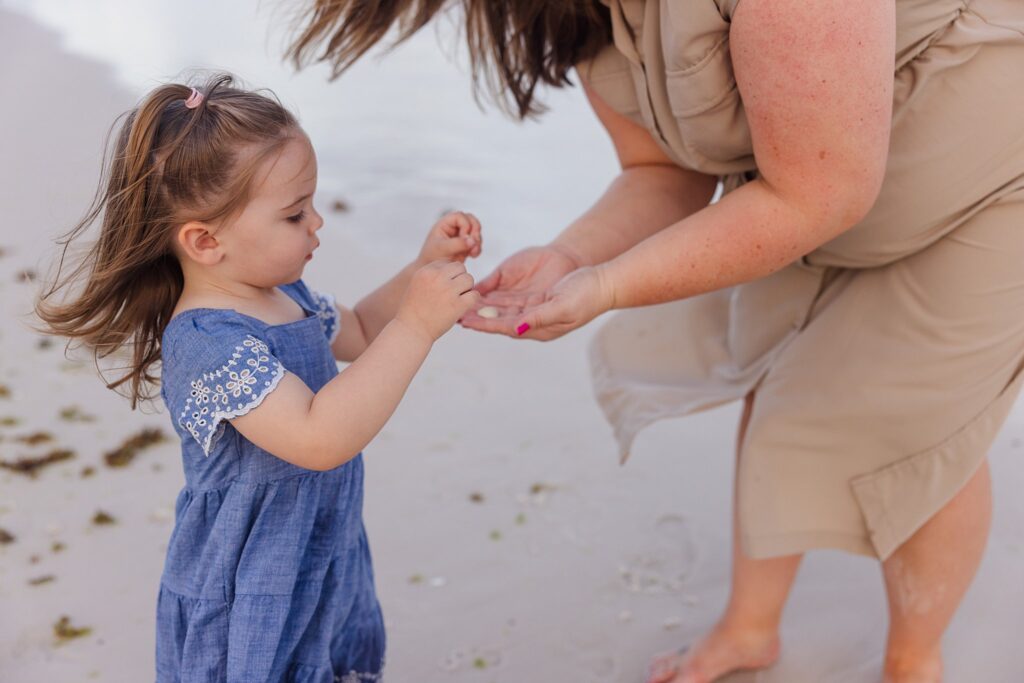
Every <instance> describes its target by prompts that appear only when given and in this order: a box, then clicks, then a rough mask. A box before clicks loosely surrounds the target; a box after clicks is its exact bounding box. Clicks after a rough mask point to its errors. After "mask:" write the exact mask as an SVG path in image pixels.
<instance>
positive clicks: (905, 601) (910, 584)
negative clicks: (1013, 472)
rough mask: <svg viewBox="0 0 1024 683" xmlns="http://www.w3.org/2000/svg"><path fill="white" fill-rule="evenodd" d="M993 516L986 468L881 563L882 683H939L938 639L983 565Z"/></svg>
mask: <svg viewBox="0 0 1024 683" xmlns="http://www.w3.org/2000/svg"><path fill="white" fill-rule="evenodd" d="M991 516H992V488H991V480H990V478H989V469H988V462H987V461H986V462H984V463H983V464H982V465H981V467H979V468H978V471H977V473H975V474H974V476H973V477H972V478H971V479H970V481H968V483H967V484H966V485H965V486H964V487H963V488H962V489H961V490H960V491H959V493H957V494H956V496H955V497H954V498H953V499H952V500H951V501H950V502H949V503H947V504H946V506H945V507H943V508H942V509H941V510H939V512H937V513H936V514H935V516H933V517H932V518H931V519H930V520H928V522H927V523H925V525H924V526H923V527H921V528H920V529H918V531H917V532H916V533H915V534H914V535H913V536H911V537H910V539H909V540H908V541H907V542H906V543H904V544H903V545H902V546H900V547H899V549H897V550H896V552H894V553H893V554H892V556H890V557H889V559H887V560H886V561H885V562H883V563H882V572H883V574H884V576H885V587H886V593H887V594H888V596H889V620H890V624H889V640H888V643H887V646H886V647H887V650H886V659H885V682H886V683H938V681H940V680H941V679H942V649H941V646H942V643H941V641H942V634H943V633H944V632H945V630H946V627H947V626H948V625H949V621H950V619H952V617H953V613H954V612H956V609H957V607H958V606H959V605H960V601H961V599H962V598H963V597H964V593H965V592H966V591H967V587H968V586H969V585H970V584H971V581H972V580H973V579H974V574H975V572H976V571H977V569H978V565H979V564H980V563H981V556H982V553H983V552H984V550H985V542H986V541H987V540H988V532H989V522H990V521H991Z"/></svg>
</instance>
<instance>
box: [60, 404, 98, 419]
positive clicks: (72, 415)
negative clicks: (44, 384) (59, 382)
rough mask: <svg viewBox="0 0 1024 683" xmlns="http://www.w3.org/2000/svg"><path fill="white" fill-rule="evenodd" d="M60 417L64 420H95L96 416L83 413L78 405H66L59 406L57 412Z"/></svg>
mask: <svg viewBox="0 0 1024 683" xmlns="http://www.w3.org/2000/svg"><path fill="white" fill-rule="evenodd" d="M58 415H59V417H60V419H62V420H64V421H65V422H95V421H96V416H95V415H89V414H88V413H83V412H82V409H81V408H79V407H78V406H68V407H66V408H61V409H60V413H59V414H58Z"/></svg>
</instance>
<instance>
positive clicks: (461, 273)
mask: <svg viewBox="0 0 1024 683" xmlns="http://www.w3.org/2000/svg"><path fill="white" fill-rule="evenodd" d="M479 299H480V295H479V293H477V292H476V291H474V290H473V278H472V276H470V274H469V273H467V272H466V268H465V266H463V265H462V264H461V263H451V262H448V263H446V262H436V263H432V264H430V265H428V266H426V267H424V268H421V269H420V270H418V271H417V272H416V273H415V274H414V275H412V276H410V282H409V287H408V291H407V292H406V295H405V296H404V298H403V299H402V300H401V302H400V303H399V304H398V305H396V308H397V313H396V315H395V317H394V319H392V320H391V321H390V322H389V323H388V324H387V325H385V326H384V329H382V330H380V331H379V333H378V334H376V335H375V336H374V340H373V341H372V343H370V344H369V346H368V347H367V348H366V350H365V352H364V353H362V354H361V355H360V356H359V358H357V359H356V360H355V362H353V363H352V364H351V365H350V366H348V367H347V368H346V369H345V370H344V371H343V372H341V373H340V374H339V375H338V376H337V377H335V378H334V379H332V380H331V381H330V382H328V383H327V384H326V385H324V387H323V388H322V389H321V390H320V391H318V392H317V393H316V394H314V393H313V392H312V391H310V389H309V387H307V386H306V385H305V384H304V383H303V382H302V380H300V379H299V378H298V377H296V376H295V375H293V374H291V373H288V372H286V373H285V374H284V376H283V377H282V378H281V381H280V383H279V384H278V385H277V387H276V388H274V390H273V391H271V392H270V393H269V394H268V395H267V396H266V398H265V399H264V400H263V402H262V403H260V405H259V406H257V407H256V408H254V409H252V410H251V411H249V412H248V413H246V414H245V415H242V416H239V417H235V418H233V419H232V420H231V424H232V425H233V426H234V427H235V429H237V430H238V431H239V432H240V433H241V434H242V436H244V437H245V438H247V439H248V440H249V441H251V442H253V443H254V444H256V445H257V446H259V447H260V448H262V449H263V450H265V451H268V452H270V453H272V454H273V455H275V456H277V457H279V458H281V459H282V460H287V461H288V462H290V463H292V464H293V465H298V466H299V467H304V468H306V469H311V470H328V469H332V468H334V467H337V466H339V465H341V464H343V463H345V462H347V461H349V460H351V459H352V458H354V457H355V456H356V455H357V454H358V453H359V452H360V451H361V450H362V449H363V447H364V446H366V444H367V443H369V442H370V440H371V439H372V438H373V437H374V436H376V434H377V432H379V431H380V429H381V428H382V427H383V426H384V424H385V423H386V422H387V421H388V419H389V418H390V417H391V414H392V413H393V412H394V410H395V408H396V407H398V403H399V401H401V399H402V396H403V395H404V394H405V391H406V389H407V388H408V387H409V383H410V382H411V381H412V378H413V377H414V376H415V375H416V372H417V370H419V367H420V365H421V364H422V363H423V360H424V358H426V356H427V353H428V352H429V351H430V347H431V345H432V344H433V343H434V341H435V340H436V339H437V338H438V337H440V336H441V335H442V334H444V333H445V332H446V331H448V329H449V328H451V326H452V325H454V324H455V321H456V320H458V319H459V318H460V317H462V315H464V314H465V312H466V311H467V310H469V309H470V308H472V307H473V306H476V305H478V304H479Z"/></svg>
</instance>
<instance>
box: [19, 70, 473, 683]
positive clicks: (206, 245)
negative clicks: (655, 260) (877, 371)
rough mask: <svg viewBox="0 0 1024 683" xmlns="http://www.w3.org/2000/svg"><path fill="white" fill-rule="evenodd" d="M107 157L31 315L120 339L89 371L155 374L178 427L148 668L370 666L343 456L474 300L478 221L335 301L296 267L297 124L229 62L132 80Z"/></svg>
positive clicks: (134, 380) (371, 610) (299, 231)
mask: <svg viewBox="0 0 1024 683" xmlns="http://www.w3.org/2000/svg"><path fill="white" fill-rule="evenodd" d="M108 166H109V171H108V172H106V173H105V176H106V177H105V182H106V187H105V189H103V188H101V191H100V193H99V195H98V197H97V200H96V203H95V205H94V207H93V209H92V210H91V211H90V212H89V214H88V215H87V216H86V218H85V219H84V220H83V222H82V223H81V224H80V225H79V226H77V227H76V228H75V229H74V230H73V231H72V232H71V233H70V234H69V235H68V236H67V237H66V238H65V240H64V241H63V244H64V248H65V251H66V250H67V246H68V244H69V243H70V242H72V241H73V240H75V239H77V238H79V237H80V236H81V235H82V233H83V231H84V230H85V229H86V228H88V227H89V225H90V224H92V223H94V222H96V221H97V220H99V222H100V223H101V231H100V235H99V238H98V240H97V241H96V243H95V244H94V245H93V246H92V247H91V249H90V250H89V251H88V252H87V254H86V258H84V259H83V260H82V262H81V263H80V264H79V265H78V267H77V268H76V269H75V270H74V271H73V272H71V273H70V274H67V275H66V276H64V277H63V278H62V277H61V274H60V272H59V270H58V273H57V278H56V280H55V282H54V284H53V285H52V286H51V287H50V288H49V291H47V292H46V293H44V295H43V296H42V297H41V299H40V301H39V302H38V306H37V311H38V313H39V315H40V317H41V318H42V319H43V321H44V322H45V323H46V325H47V327H48V330H49V331H50V332H52V333H54V334H59V335H63V336H66V337H69V338H71V339H75V340H78V341H79V342H82V343H84V344H85V345H87V346H88V347H89V348H91V349H93V350H94V351H95V354H96V355H97V357H98V358H101V357H105V356H108V355H109V354H111V353H114V352H116V351H119V350H127V351H129V353H130V358H131V360H130V362H129V365H128V367H127V372H126V373H125V374H123V375H122V376H120V377H118V378H116V379H115V380H114V381H112V382H110V383H109V384H108V386H110V387H111V388H122V389H126V391H125V393H126V394H127V395H128V396H129V397H130V398H131V401H132V407H133V408H134V407H135V405H136V404H137V402H138V401H139V400H140V399H144V398H148V397H150V396H151V391H150V390H151V389H152V388H154V387H155V386H156V385H157V384H158V383H159V386H160V395H161V396H162V398H163V401H164V403H165V404H166V406H167V409H168V411H169V413H170V416H171V420H172V423H173V425H174V429H175V430H176V432H177V433H178V435H179V436H180V438H181V450H182V461H183V463H184V469H185V488H184V489H183V490H182V492H181V494H180V495H179V497H178V501H177V505H176V513H175V519H176V522H175V527H174V531H173V533H172V535H171V539H170V543H169V546H168V550H167V559H166V564H165V568H164V573H163V577H162V579H161V585H160V593H159V599H158V603H157V648H156V660H157V661H156V668H157V681H158V682H164V681H166V682H167V683H170V682H172V681H173V682H174V683H190V682H196V683H199V682H202V683H209V682H211V681H230V682H237V683H252V682H254V681H289V682H291V681H295V682H302V683H334V682H339V681H340V682H344V683H356V682H363V681H377V680H380V676H381V670H382V667H383V660H384V628H383V624H382V621H381V613H380V607H379V605H378V603H377V598H376V595H375V592H374V586H373V570H372V567H371V561H370V552H369V548H368V546H367V540H366V533H365V530H364V528H363V522H362V518H361V507H362V495H363V494H362V484H363V463H362V457H361V453H360V452H361V451H362V449H363V447H364V446H365V445H366V444H367V443H368V442H369V441H370V440H371V439H372V438H373V437H374V435H376V434H377V432H378V431H380V429H381V428H382V427H383V426H384V423H385V422H386V421H387V419H388V418H389V417H390V416H391V414H392V412H393V411H394V410H395V407H396V406H397V405H398V402H399V401H400V400H401V398H402V395H403V394H404V393H405V390H406V388H407V387H408V386H409V383H410V381H411V380H412V378H413V376H414V375H415V374H416V371H417V370H418V369H419V367H420V364H421V363H422V362H423V360H424V358H425V357H426V355H427V353H428V352H429V350H430V347H431V345H432V344H433V343H434V341H435V340H436V339H438V338H439V337H440V336H441V335H443V334H444V333H445V332H446V331H447V330H448V329H449V328H450V327H451V326H452V325H453V324H454V323H455V322H456V321H457V320H458V319H459V318H460V317H461V316H462V315H463V314H464V313H465V312H466V311H467V310H469V309H470V308H473V307H474V306H475V305H476V304H477V302H478V294H477V293H476V292H475V291H473V279H472V277H471V276H470V275H469V274H468V273H467V272H466V270H465V267H464V266H463V265H462V261H463V260H465V258H466V257H468V256H477V255H478V254H479V253H480V247H481V238H480V224H479V222H478V221H477V220H476V219H475V218H474V217H473V216H471V215H469V214H462V213H453V214H449V215H446V216H444V217H443V218H442V219H441V220H440V221H439V222H438V223H437V224H436V225H435V226H434V227H433V228H432V229H431V230H430V233H429V234H428V236H427V239H426V242H425V244H424V246H423V248H422V250H421V252H420V254H419V257H418V258H417V259H416V260H415V261H414V262H413V263H411V264H410V265H409V266H407V267H406V268H405V269H403V270H402V271H401V272H400V273H399V274H398V275H397V276H395V277H394V278H393V279H391V280H390V281H389V282H387V283H386V284H384V285H383V286H382V287H380V288H379V289H378V290H376V291H375V292H373V293H372V294H370V295H369V296H367V297H366V298H365V299H363V300H362V301H360V302H359V303H358V304H357V305H356V306H355V307H354V309H353V310H349V309H347V308H344V307H342V306H337V305H335V303H334V301H333V299H332V298H331V297H329V296H327V295H324V294H320V293H318V292H316V291H315V290H313V289H311V288H309V287H307V285H306V284H305V283H304V282H303V281H302V279H301V277H302V271H303V268H304V267H305V265H306V264H307V263H308V262H309V261H310V259H312V258H313V254H314V251H315V250H316V248H317V246H318V245H319V240H318V239H317V231H318V230H319V229H320V227H321V225H322V224H323V220H322V219H321V217H320V215H319V214H318V213H317V212H316V210H315V209H314V208H313V200H312V197H313V193H314V191H315V189H316V179H317V166H316V157H315V155H314V153H313V148H312V147H311V145H310V142H309V139H308V138H307V137H306V135H305V134H304V133H303V131H302V129H301V128H300V127H299V125H298V123H297V122H296V120H295V118H294V117H293V116H292V115H291V114H289V112H288V111H286V110H285V109H284V108H283V107H282V106H281V105H280V103H279V102H277V101H276V100H275V99H273V98H272V97H270V96H267V95H264V94H260V93H256V92H251V91H247V90H243V89H240V88H237V87H234V86H233V84H232V80H231V78H230V77H229V76H220V77H217V78H215V79H213V80H211V81H210V82H209V83H207V84H206V85H205V86H203V87H200V88H198V89H192V88H190V87H188V86H185V85H165V86H162V87H159V88H157V89H156V90H154V91H153V92H151V93H150V94H149V95H148V96H147V97H146V98H145V99H144V101H143V102H142V104H141V105H140V106H139V107H138V108H136V109H135V110H133V111H131V112H129V113H128V114H127V116H126V118H125V120H124V122H123V124H122V126H121V129H120V133H119V135H118V137H117V140H116V142H115V144H114V149H113V152H112V157H111V159H110V161H109V163H108ZM62 262H63V259H62ZM70 286H73V288H74V289H75V291H74V293H73V294H72V295H70V296H68V295H66V296H64V297H63V299H64V300H62V301H56V300H55V298H56V295H57V294H58V292H60V291H62V290H66V288H68V287H70ZM337 360H342V361H351V365H349V366H348V367H347V368H346V369H345V371H344V372H341V373H339V372H338V369H337V365H336V361H337ZM158 365H159V367H160V372H159V376H158V375H157V370H156V368H157V366H158Z"/></svg>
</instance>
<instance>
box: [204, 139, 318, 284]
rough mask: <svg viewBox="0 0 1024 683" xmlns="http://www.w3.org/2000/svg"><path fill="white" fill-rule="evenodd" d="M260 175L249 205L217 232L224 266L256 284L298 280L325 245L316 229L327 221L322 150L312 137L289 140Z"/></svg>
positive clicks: (238, 276) (235, 275)
mask: <svg viewBox="0 0 1024 683" xmlns="http://www.w3.org/2000/svg"><path fill="white" fill-rule="evenodd" d="M256 178H257V179H256V182H257V183H259V184H258V185H257V187H256V188H255V189H254V191H253V195H252V198H251V199H250V200H249V203H248V204H247V205H246V207H245V209H244V210H243V211H242V213H241V214H239V215H238V217H237V218H235V220H233V221H231V223H230V224H228V225H225V226H224V227H223V228H222V229H221V230H219V231H218V232H217V235H216V237H217V240H218V241H219V242H220V243H221V246H222V248H223V250H224V261H223V267H224V268H225V269H226V270H228V271H229V275H230V276H231V277H232V278H233V279H235V280H237V281H239V282H245V283H247V284H249V285H252V286H257V287H274V286H276V285H280V284H284V283H287V282H294V281H295V280H297V279H299V278H300V277H301V276H302V270H303V268H305V266H306V263H308V262H309V260H310V259H311V258H313V250H314V249H316V248H317V247H318V246H319V245H320V240H319V239H317V236H316V232H317V230H319V229H320V227H321V226H323V223H324V221H323V218H321V217H320V214H319V213H317V212H316V209H314V208H313V193H314V191H315V190H316V154H315V153H314V152H313V147H312V146H311V145H310V143H309V139H308V138H307V137H306V136H305V135H300V136H298V137H296V138H295V139H293V140H289V141H288V142H287V143H286V144H285V146H284V148H283V149H282V150H281V153H280V155H278V156H276V157H272V158H270V159H268V160H267V161H266V162H265V164H264V166H263V168H261V169H260V172H259V174H258V175H257V177H256ZM260 178H262V182H260Z"/></svg>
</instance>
